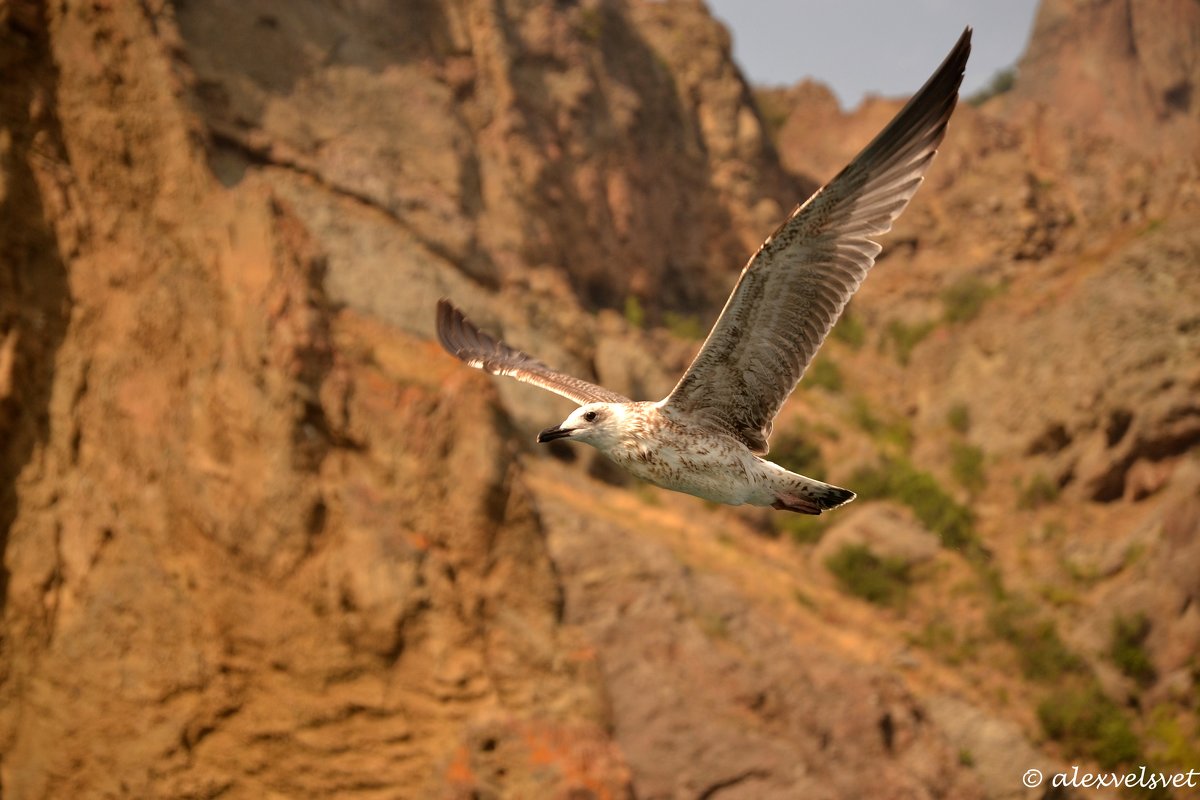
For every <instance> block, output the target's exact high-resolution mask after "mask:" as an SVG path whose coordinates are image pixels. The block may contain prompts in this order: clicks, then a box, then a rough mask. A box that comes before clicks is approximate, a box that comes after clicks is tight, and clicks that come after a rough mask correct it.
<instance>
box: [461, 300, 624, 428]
mask: <svg viewBox="0 0 1200 800" xmlns="http://www.w3.org/2000/svg"><path fill="white" fill-rule="evenodd" d="M437 334H438V341H440V342H441V343H442V347H444V348H445V349H446V352H448V353H449V354H450V355H452V356H454V357H455V358H457V359H459V360H460V361H463V362H464V363H466V364H467V365H468V366H472V367H475V368H476V369H481V370H483V371H484V372H490V373H491V374H492V375H505V376H507V377H510V378H516V379H517V380H519V381H522V382H524V383H529V384H532V385H534V386H539V387H541V388H542V389H547V390H549V391H551V392H554V393H555V394H559V395H562V396H563V397H566V398H568V399H569V400H574V401H575V402H576V403H578V404H579V405H586V404H587V403H628V402H630V400H629V398H628V397H625V396H624V395H620V394H617V393H616V392H610V391H609V390H608V389H605V388H604V387H602V386H597V385H595V384H594V383H588V382H587V381H585V380H580V379H579V378H573V377H571V376H570V375H565V374H563V373H561V372H558V371H556V370H553V369H550V367H547V366H546V365H545V364H543V363H542V362H541V361H538V360H537V359H536V358H534V357H533V356H531V355H529V354H528V353H523V352H521V351H520V350H516V349H513V348H511V347H509V346H508V345H506V344H505V343H504V342H501V341H499V340H498V339H493V338H492V337H491V336H488V335H487V334H486V333H484V332H483V331H481V330H479V328H476V327H475V325H474V324H473V323H472V322H471V320H469V319H467V317H466V315H464V314H463V313H462V312H461V311H459V310H458V309H457V308H455V307H454V305H453V304H452V303H451V302H450V301H449V300H445V299H442V300H439V301H438V305H437Z"/></svg>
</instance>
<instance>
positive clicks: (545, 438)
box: [537, 425, 575, 444]
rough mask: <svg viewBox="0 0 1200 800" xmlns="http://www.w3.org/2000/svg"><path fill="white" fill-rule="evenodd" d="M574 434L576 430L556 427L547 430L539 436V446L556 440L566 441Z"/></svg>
mask: <svg viewBox="0 0 1200 800" xmlns="http://www.w3.org/2000/svg"><path fill="white" fill-rule="evenodd" d="M574 432H575V429H574V428H562V427H559V426H558V425H555V426H554V427H553V428H546V430H544V431H542V432H541V433H539V434H538V438H537V440H538V444H545V443H546V442H553V441H554V440H555V439H566V438H567V437H568V436H570V435H571V434H572V433H574Z"/></svg>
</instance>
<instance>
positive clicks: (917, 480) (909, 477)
mask: <svg viewBox="0 0 1200 800" xmlns="http://www.w3.org/2000/svg"><path fill="white" fill-rule="evenodd" d="M848 485H849V486H852V487H854V490H855V491H856V492H858V494H859V495H860V496H861V497H863V498H864V499H872V500H873V499H880V498H891V499H893V500H896V501H898V502H901V503H903V504H904V505H906V506H908V507H909V508H911V509H912V510H913V513H914V514H916V515H917V519H919V520H920V521H921V524H923V525H924V526H925V527H926V528H928V529H929V530H931V531H933V532H934V533H936V534H937V535H938V536H940V537H941V539H942V545H943V546H945V547H951V548H955V549H964V550H966V551H967V552H968V554H970V555H978V554H979V553H980V548H979V541H978V539H977V537H976V535H975V520H974V516H973V515H972V514H971V510H970V509H969V508H967V507H966V506H964V505H961V504H959V503H958V502H956V501H955V500H954V498H953V497H951V496H950V495H949V494H947V493H946V492H945V491H944V490H943V489H942V487H941V486H939V485H938V482H937V479H936V478H934V477H933V476H932V475H930V474H929V473H928V472H924V471H922V470H919V469H917V468H916V467H915V466H913V464H912V462H910V461H909V460H908V459H907V458H894V457H885V458H884V459H883V461H882V462H881V463H880V464H879V465H877V466H874V467H868V468H865V469H861V470H859V471H858V472H857V473H855V475H854V476H853V477H852V478H851V480H850V482H849V484H848Z"/></svg>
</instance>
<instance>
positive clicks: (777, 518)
mask: <svg viewBox="0 0 1200 800" xmlns="http://www.w3.org/2000/svg"><path fill="white" fill-rule="evenodd" d="M828 519H829V517H827V516H824V515H822V516H819V517H817V516H810V515H808V514H775V515H774V516H772V517H771V521H772V523H773V525H774V527H775V530H776V531H779V532H780V533H784V534H786V535H787V537H788V538H789V539H791V540H792V541H793V542H795V543H796V544H816V543H817V542H819V541H821V537H822V536H824V535H825V529H826V528H828V527H829V522H828Z"/></svg>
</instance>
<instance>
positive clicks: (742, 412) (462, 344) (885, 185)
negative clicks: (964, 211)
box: [437, 28, 971, 514]
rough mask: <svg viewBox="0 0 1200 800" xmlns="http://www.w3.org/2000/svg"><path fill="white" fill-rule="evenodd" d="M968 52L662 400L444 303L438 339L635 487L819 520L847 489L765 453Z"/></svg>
mask: <svg viewBox="0 0 1200 800" xmlns="http://www.w3.org/2000/svg"><path fill="white" fill-rule="evenodd" d="M970 52H971V29H970V28H967V29H966V30H964V31H963V34H962V36H961V37H960V38H959V40H958V43H957V44H955V46H954V49H953V50H951V51H950V54H949V55H948V56H946V60H945V61H943V62H942V64H941V66H940V67H938V69H937V71H936V72H934V73H933V75H932V76H931V77H930V78H929V80H928V81H926V83H925V85H924V86H922V87H921V89H920V90H919V91H918V92H917V93H916V94H915V95H913V97H912V99H910V100H909V101H908V103H907V104H906V105H905V106H904V108H902V109H901V110H900V112H899V113H898V114H897V115H896V117H895V118H894V119H893V120H892V121H891V122H890V123H888V125H887V127H886V128H884V129H883V131H882V132H881V133H880V134H879V135H878V136H876V137H875V139H874V140H873V141H872V142H871V143H870V144H868V145H867V146H866V148H865V149H864V150H863V151H862V152H861V153H859V154H858V155H857V156H856V157H855V158H854V160H852V161H851V162H850V164H849V165H848V166H847V167H846V168H845V169H843V170H842V171H841V172H839V173H838V175H837V176H836V177H835V178H834V179H833V180H831V181H830V182H829V183H827V184H825V186H823V187H821V188H820V189H818V190H817V192H816V193H815V194H813V196H812V197H810V198H809V199H808V200H807V201H805V202H804V203H803V204H801V205H800V206H798V207H797V208H796V210H795V211H793V212H792V213H791V215H790V216H789V217H788V218H787V219H786V220H785V221H784V223H783V224H782V225H780V226H779V228H778V230H776V231H775V233H773V234H772V235H771V236H769V237H768V238H767V240H766V241H765V242H763V244H762V246H761V247H759V249H758V252H756V253H755V254H754V255H753V256H752V257H751V258H750V261H749V262H748V263H747V264H746V266H745V268H744V269H743V270H742V273H741V276H740V277H739V278H738V282H737V285H736V286H735V287H734V289H733V293H732V294H731V295H730V296H729V299H728V300H727V301H726V303H725V308H724V309H723V310H722V311H721V316H720V317H719V318H718V319H717V323H716V325H714V326H713V329H712V331H710V332H709V334H708V338H707V339H705V340H704V344H703V345H702V346H701V348H700V352H699V353H698V354H697V355H696V357H695V359H694V360H693V361H692V363H691V365H690V366H688V368H687V371H686V372H684V374H683V377H682V378H680V380H679V383H678V384H676V386H675V388H674V389H672V390H671V393H670V394H669V395H667V397H666V398H664V399H662V400H659V401H658V402H634V401H632V400H630V399H629V398H627V397H624V396H622V395H620V394H618V393H617V392H613V391H610V390H608V389H605V388H603V387H600V386H596V385H595V384H592V383H589V382H588V381H585V380H580V379H579V378H574V377H571V376H570V375H564V374H563V373H561V372H557V371H556V370H553V369H551V368H550V367H548V366H546V365H545V364H543V363H542V362H540V361H538V360H537V359H535V358H533V357H532V356H530V355H527V354H526V353H523V352H521V351H519V350H515V349H513V348H511V347H509V346H508V345H506V344H504V343H503V342H501V341H498V340H497V339H494V338H493V337H491V336H489V335H487V334H486V333H483V332H482V331H480V330H479V329H478V328H476V327H475V326H474V325H473V324H472V323H471V322H470V320H468V319H467V318H466V316H464V315H463V313H462V312H461V311H459V310H458V309H457V308H455V307H454V306H453V305H452V304H451V303H450V302H449V301H448V300H441V301H440V302H439V303H438V308H437V332H438V339H439V340H440V341H441V343H442V346H443V347H444V348H445V349H446V350H447V351H448V352H450V353H451V354H452V355H454V356H455V357H457V358H459V359H461V360H462V361H464V362H466V363H467V364H468V365H470V366H472V367H475V368H477V369H482V370H485V371H486V372H490V373H492V374H493V375H507V376H509V377H512V378H516V379H517V380H519V381H524V382H525V383H530V384H533V385H534V386H540V387H541V388H543V389H547V390H549V391H551V392H555V393H556V394H559V395H562V396H563V397H567V398H569V399H571V400H574V401H575V402H576V403H578V404H579V408H577V409H576V410H575V411H574V412H572V413H571V415H570V416H568V417H567V418H566V419H565V420H563V421H562V423H560V424H558V425H555V426H554V427H551V428H547V429H546V430H544V431H542V432H541V433H539V434H538V437H537V440H538V442H542V443H544V442H552V441H555V440H557V439H564V440H573V441H578V442H584V443H587V444H590V445H592V446H593V447H595V448H596V449H598V450H600V451H601V452H602V453H604V454H605V455H606V456H608V458H610V459H611V460H612V461H614V462H615V463H617V464H618V465H620V466H622V467H624V468H625V469H627V470H628V471H629V472H631V473H633V474H634V475H636V476H638V477H639V478H643V479H645V480H648V481H650V482H651V483H654V484H657V485H658V486H662V487H664V488H666V489H673V490H675V491H679V492H686V493H687V494H692V495H695V496H697V497H702V498H704V499H706V500H712V501H715V502H718V503H728V504H730V505H741V504H743V503H747V504H750V505H756V506H771V507H773V508H777V509H784V510H787V511H795V512H799V513H802V514H820V513H821V512H822V511H826V510H828V509H831V508H836V507H838V506H840V505H843V504H845V503H848V502H850V501H851V500H853V499H854V496H855V495H854V492H852V491H850V490H849V489H843V488H840V487H838V486H832V485H830V484H827V483H822V482H821V481H817V480H813V479H812V478H807V477H805V476H803V475H798V474H796V473H794V472H789V471H788V470H786V469H784V468H783V467H780V466H779V465H777V464H773V463H772V462H770V461H766V460H764V459H763V458H761V456H764V455H766V453H767V438H768V437H769V436H770V434H771V424H772V421H773V420H774V418H775V415H776V414H777V413H778V412H779V409H780V407H781V406H782V405H783V403H784V401H785V400H787V398H788V396H789V395H790V394H791V393H792V390H793V389H795V387H796V384H797V383H798V382H799V380H800V377H801V376H802V375H803V374H804V371H805V369H806V368H807V367H808V365H809V363H810V362H811V361H812V359H813V356H814V355H816V352H817V349H818V348H819V347H820V346H821V343H822V342H823V341H824V340H825V337H826V335H827V334H828V333H829V330H830V329H831V328H832V327H833V324H834V323H835V322H836V321H837V319H838V317H839V316H840V315H841V313H842V309H844V308H845V307H846V303H847V302H848V301H849V300H850V297H851V295H853V294H854V292H855V290H857V289H858V287H859V285H860V284H861V283H862V281H863V279H864V278H866V276H867V272H868V271H869V270H870V269H871V266H872V265H873V264H874V263H875V257H876V256H877V255H879V251H880V249H881V247H880V245H879V244H878V243H876V242H875V241H874V238H875V237H877V236H879V235H880V234H883V233H886V232H887V231H889V230H891V227H892V222H893V221H894V220H895V219H896V217H898V216H899V215H900V212H902V211H903V210H904V208H905V207H906V206H907V205H908V202H909V200H911V199H912V196H913V194H914V193H915V192H916V191H917V187H918V186H919V185H920V184H921V181H922V180H923V179H924V174H925V170H926V169H928V168H929V164H930V162H931V161H932V160H933V157H934V155H935V154H936V153H937V148H938V145H939V144H940V143H941V141H942V137H943V136H944V135H945V132H946V123H947V122H948V121H949V119H950V115H951V113H952V112H953V111H954V106H955V103H956V102H957V101H958V89H959V84H960V83H961V82H962V77H963V71H964V70H965V68H966V63H967V57H968V55H970Z"/></svg>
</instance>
